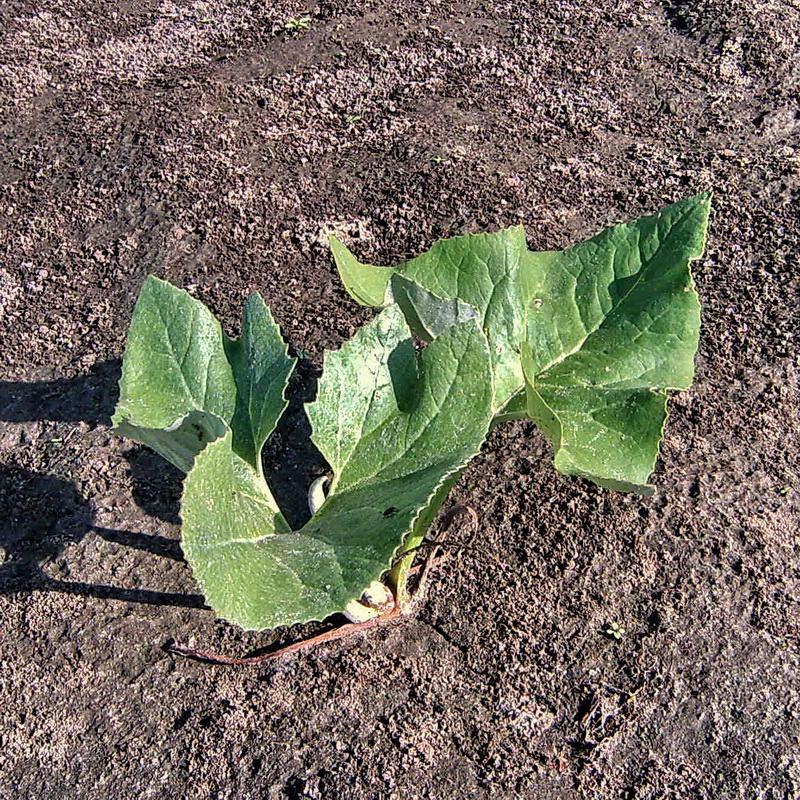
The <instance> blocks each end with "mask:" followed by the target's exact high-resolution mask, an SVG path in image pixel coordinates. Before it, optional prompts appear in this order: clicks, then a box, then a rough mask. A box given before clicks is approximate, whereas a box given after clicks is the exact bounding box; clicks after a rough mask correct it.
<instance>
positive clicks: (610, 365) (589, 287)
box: [522, 194, 710, 493]
mask: <svg viewBox="0 0 800 800" xmlns="http://www.w3.org/2000/svg"><path fill="white" fill-rule="evenodd" d="M709 205H710V199H709V196H708V195H705V194H704V195H698V196H697V197H692V198H689V199H688V200H684V201H682V202H679V203H676V204H675V205H672V206H669V207H668V208H666V209H664V210H663V211H662V212H661V213H660V214H658V215H656V216H653V217H645V218H643V219H639V220H636V221H635V222H631V223H628V224H626V225H618V226H615V227H613V228H609V229H608V230H606V231H603V232H602V233H601V234H599V235H598V236H595V237H594V238H592V239H590V240H588V241H587V242H583V243H582V244H579V245H576V246H575V247H572V248H570V249H568V250H564V251H563V252H559V253H531V254H530V255H529V256H528V258H527V259H526V261H525V264H524V266H523V277H522V295H523V297H524V298H525V299H526V301H527V337H526V341H525V342H524V344H523V347H522V356H523V365H524V369H525V375H526V382H527V395H528V412H529V414H530V416H531V418H532V419H534V420H535V421H536V422H537V424H538V425H539V426H540V427H541V428H542V429H543V430H544V432H545V433H546V434H547V436H548V437H549V438H550V439H551V441H552V442H553V444H554V446H555V449H556V466H557V468H558V469H559V470H560V471H561V472H564V473H565V474H568V475H583V476H585V477H588V478H590V479H591V480H593V481H594V482H595V483H598V484H600V485H603V486H611V487H612V488H620V489H624V490H629V491H638V492H641V493H651V492H652V487H650V486H647V485H646V481H647V478H648V476H649V475H650V473H651V472H652V469H653V466H654V464H655V460H656V457H657V455H658V445H659V441H660V439H661V433H662V430H663V426H664V422H665V420H666V396H665V394H664V391H663V390H666V389H685V388H687V387H688V386H689V385H690V384H691V382H692V377H693V373H694V363H693V360H694V354H695V352H696V350H697V344H698V336H699V329H700V303H699V300H698V297H697V293H696V292H695V290H694V284H693V282H692V277H691V272H690V269H689V262H690V261H691V260H693V259H696V258H699V257H700V256H701V255H702V254H703V248H704V244H705V236H706V225H707V220H708V212H709Z"/></svg>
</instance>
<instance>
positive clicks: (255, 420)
mask: <svg viewBox="0 0 800 800" xmlns="http://www.w3.org/2000/svg"><path fill="white" fill-rule="evenodd" d="M225 346H226V347H225V349H226V353H227V355H228V360H229V361H230V364H231V367H232V369H233V377H234V379H235V381H236V408H235V411H234V414H233V419H232V420H231V428H232V430H233V449H234V451H235V452H236V453H238V454H239V455H240V456H241V457H242V458H244V460H245V461H247V462H248V463H249V464H251V465H252V466H254V467H256V469H257V470H259V471H260V470H261V449H262V448H263V446H264V442H266V440H267V438H268V437H269V435H270V434H271V433H272V431H273V430H274V429H275V426H276V425H277V424H278V420H279V419H280V417H281V414H283V412H284V410H285V409H286V405H287V401H286V399H285V398H284V394H285V391H286V385H287V383H288V381H289V376H290V375H291V374H292V370H293V369H294V366H295V364H296V363H297V359H294V358H289V356H288V354H287V349H288V348H287V346H286V343H285V342H284V340H283V338H282V337H281V332H280V328H278V325H277V324H276V323H275V320H274V319H273V318H272V314H271V312H270V310H269V308H267V306H266V304H265V303H264V300H263V298H262V297H261V295H260V294H257V293H253V294H251V295H250V296H249V297H248V298H247V301H246V302H245V307H244V316H243V318H242V335H241V337H240V338H239V339H236V340H234V341H232V340H230V339H227V338H226V341H225Z"/></svg>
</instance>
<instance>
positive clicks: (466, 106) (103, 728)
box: [0, 0, 800, 800]
mask: <svg viewBox="0 0 800 800" xmlns="http://www.w3.org/2000/svg"><path fill="white" fill-rule="evenodd" d="M305 13H308V14H309V15H310V16H311V23H310V25H309V27H308V28H307V30H302V31H300V32H298V33H295V34H290V33H287V32H286V31H284V30H283V25H284V23H285V22H286V21H287V20H289V19H290V18H292V17H301V16H303V15H304V14H305ZM799 49H800V9H798V6H797V5H796V4H792V3H789V2H782V1H781V0H691V1H689V0H670V1H668V2H644V3H637V2H616V0H614V2H612V0H601V1H599V2H593V3H589V2H578V0H558V1H556V0H554V1H553V2H547V3H521V2H516V3H515V2H510V1H508V0H506V1H501V0H485V1H484V2H445V1H444V0H438V1H436V2H418V0H398V2H396V3H378V2H372V3H370V2H364V3H355V4H354V3H352V2H344V1H343V0H332V1H331V2H320V3H319V4H318V5H315V6H313V7H309V6H303V5H301V4H299V3H296V2H289V0H281V1H280V2H275V3H263V2H246V0H242V2H240V3H236V2H234V0H229V1H228V2H225V0H195V1H194V2H181V1H180V0H176V1H175V2H169V0H164V2H160V3H159V2H156V1H155V0H127V2H124V3H119V2H114V3H112V2H98V0H93V2H86V0H40V2H36V3H33V2H31V0H9V2H6V3H5V4H4V5H3V6H2V7H0V337H2V338H1V340H0V370H1V371H2V372H0V377H1V378H2V382H0V420H2V423H0V462H2V465H0V507H1V508H2V511H1V512H0V518H2V519H3V523H2V526H1V527H0V545H2V548H3V551H4V553H3V555H4V563H2V564H1V565H0V619H2V623H3V632H2V638H0V669H1V670H2V672H0V708H2V715H1V717H2V721H0V797H1V798H3V800H6V799H10V798H37V799H38V798H48V799H49V800H60V799H61V798H64V799H66V798H69V799H70V800H82V799H83V798H92V800H96V799H97V798H112V797H129V798H137V799H138V798H143V799H144V798H158V800H161V798H164V797H175V798H218V799H220V800H222V799H223V798H224V799H225V800H227V799H228V798H230V799H231V800H234V799H235V800H248V799H249V798H274V799H275V800H277V799H278V798H344V799H345V800H348V799H349V798H353V799H354V800H355V799H357V800H362V799H366V800H368V799H369V798H465V797H475V798H534V799H536V800H538V799H539V798H542V799H543V800H547V799H548V798H579V797H586V798H595V797H597V798H637V799H638V798H652V799H653V800H655V798H693V797H695V798H748V799H749V798H763V800H778V799H783V798H798V797H800V751H799V750H798V737H800V668H799V665H798V659H799V657H800V638H799V637H800V615H799V614H798V602H800V574H799V573H798V564H800V558H799V556H800V553H799V552H798V551H799V550H800V548H799V547H798V535H797V526H798V510H799V508H798V507H799V502H798V498H799V497H800V485H799V484H798V456H797V453H798V447H799V446H800V445H799V444H798V437H797V420H798V405H799V398H798V381H797V374H798V370H797V362H796V350H795V345H794V341H793V337H794V335H795V330H796V329H797V320H798V316H797V315H798V302H797V298H798V289H800V286H798V270H797V252H798V239H799V238H800V237H799V236H798V232H799V231H800V219H799V218H798V213H797V198H798V191H799V190H800V150H799V149H798V147H799V146H800V108H799V102H800V101H799V97H798V92H799V91H800V68H798V64H799V63H800V59H798V55H799ZM702 189H711V190H713V192H714V197H715V201H714V203H715V210H714V214H713V219H712V226H711V237H710V241H709V245H708V251H707V256H706V258H705V259H704V260H703V261H702V262H699V263H698V265H697V267H696V271H695V273H696V278H697V283H698V287H699V291H700V293H701V296H702V299H703V301H704V305H705V315H704V329H703V336H702V342H701V349H700V353H699V356H698V361H697V364H698V374H697V382H696V386H695V388H694V389H692V390H691V391H689V392H686V393H684V394H682V395H680V396H679V397H677V398H676V400H675V402H674V403H673V413H672V418H671V421H670V424H669V428H668V431H667V436H666V440H665V443H664V447H663V451H662V458H661V462H660V467H659V471H658V474H657V475H656V480H657V483H658V486H659V491H658V493H657V495H656V497H655V498H654V499H652V500H643V499H640V498H636V497H629V496H624V495H621V494H613V493H610V492H606V491H602V490H599V489H597V488H594V487H593V486H591V485H589V484H588V483H585V482H582V481H580V480H571V479H567V478H565V477H562V476H560V475H558V474H557V473H555V471H554V470H553V468H552V464H551V454H550V451H549V447H548V445H547V443H546V441H545V440H544V439H543V437H542V436H541V435H540V434H539V433H537V432H536V431H535V430H534V428H533V426H532V425H531V424H526V423H514V424H510V425H506V426H504V427H502V428H500V429H499V430H497V431H496V432H495V433H494V434H493V435H492V437H491V439H490V441H489V442H488V443H487V445H486V446H485V448H484V451H483V454H482V455H481V456H480V457H479V458H478V459H477V463H475V464H474V465H473V466H472V467H471V468H470V469H469V470H468V471H467V473H466V475H465V476H464V478H463V479H462V480H461V482H460V484H459V485H458V487H457V489H456V491H455V492H454V496H453V502H455V501H461V502H466V503H469V504H471V505H472V506H474V507H475V508H476V509H479V511H480V516H481V524H480V530H479V532H478V534H477V536H476V538H475V540H474V544H475V547H474V548H472V549H469V548H465V549H461V550H459V551H458V552H457V554H456V555H455V556H454V557H453V558H451V559H450V561H449V562H447V566H446V568H442V569H439V570H438V571H437V573H436V575H435V576H434V581H433V584H432V585H431V591H430V593H429V595H428V598H427V602H426V603H425V605H424V608H423V609H422V610H421V611H420V613H419V614H418V616H417V617H416V618H415V619H412V620H409V621H407V622H405V623H403V624H400V625H395V626H392V627H389V628H387V629H386V630H378V631H372V632H371V633H367V634H364V635H363V636H361V637H358V638H356V639H353V640H350V641H347V642H344V643H341V642H340V643H334V644H332V645H329V646H324V647H322V648H320V649H318V650H316V651H314V652H313V653H311V654H308V655H304V656H302V657H296V658H289V659H286V660H282V661H279V662H278V663H275V664H265V665H263V666H260V667H253V668H249V669H248V668H233V667H215V666H209V665H204V664H199V663H196V662H192V661H188V660H185V659H178V658H175V657H173V656H170V655H168V654H167V653H166V652H165V651H164V650H163V649H162V647H163V645H164V644H165V642H167V641H169V640H170V639H174V640H176V641H177V642H179V643H180V644H183V645H194V646H197V647H204V648H210V649H215V650H219V651H222V652H225V653H228V654H234V655H239V654H244V653H247V652H249V651H251V650H257V649H258V648H263V647H265V646H268V645H270V644H271V643H273V642H274V641H276V640H277V638H281V639H282V640H289V639H293V638H296V637H297V636H299V635H301V634H303V633H304V632H308V631H310V630H312V629H313V626H307V627H306V628H305V629H304V630H301V629H297V630H291V631H280V632H278V634H277V635H276V634H273V633H264V634H245V633H242V632H241V631H239V630H237V629H236V628H234V627H233V626H230V625H228V624H225V623H222V622H219V621H216V620H215V619H214V615H213V613H212V612H210V611H209V610H207V609H205V608H204V607H203V601H202V598H201V597H199V596H198V595H197V589H196V587H195V585H194V583H193V581H192V577H191V574H190V571H189V569H188V567H187V565H186V564H185V563H184V562H183V560H182V557H181V554H180V549H179V546H178V544H177V542H178V539H179V533H180V530H179V522H178V504H177V503H178V498H179V492H180V476H179V474H178V473H177V472H176V471H175V470H173V469H172V468H170V467H169V466H167V465H166V464H165V463H164V462H162V461H161V460H159V459H158V458H157V457H156V456H155V455H153V454H152V453H150V452H149V451H147V450H145V449H143V448H141V447H139V446H137V445H134V444H133V443H131V442H129V441H125V440H122V439H119V438H116V437H114V436H112V435H111V434H109V416H110V413H111V411H112V409H113V404H114V398H115V395H116V380H117V377H118V372H119V357H120V354H121V352H122V348H123V342H124V335H125V329H126V326H127V322H128V319H129V315H130V311H131V307H132V304H133V301H134V299H135V295H136V292H137V290H138V288H139V286H140V284H141V282H142V280H143V278H144V277H145V276H146V275H147V274H148V273H151V272H154V273H156V274H158V275H160V276H162V277H165V278H167V279H169V280H170V281H172V282H173V283H175V284H177V285H179V286H183V287H185V288H187V289H188V290H189V291H191V292H194V293H195V294H196V295H197V296H198V297H200V298H202V299H203V300H204V301H206V302H207V303H208V304H209V305H210V306H211V308H212V309H213V310H214V311H215V312H216V313H218V314H219V315H220V317H221V319H222V320H223V322H224V324H225V326H226V327H227V329H228V330H229V332H231V333H233V332H235V331H236V328H237V325H238V322H237V320H238V315H239V312H240V307H241V304H242V301H243V299H244V297H245V295H246V293H247V292H249V291H251V290H258V291H260V292H262V293H263V295H264V296H265V298H266V300H267V302H268V303H269V304H270V305H271V307H272V309H273V311H274V313H275V315H276V317H277V319H278V320H279V322H280V323H281V325H282V327H283V330H284V332H285V334H286V336H287V338H288V339H289V340H290V341H291V342H293V343H294V344H295V345H296V346H297V347H298V348H302V349H303V350H304V351H306V353H307V354H309V356H310V359H311V360H310V361H309V362H304V368H303V371H302V374H301V375H300V378H299V379H298V381H297V382H296V383H297V386H296V389H297V392H298V396H299V397H300V398H302V397H308V396H310V395H311V394H313V391H314V389H313V378H314V376H315V374H316V370H317V369H318V366H319V364H320V362H321V356H322V352H323V350H324V349H325V348H333V347H337V346H338V345H339V344H340V343H341V342H342V341H343V340H344V339H345V338H347V337H349V336H350V335H352V333H353V332H354V331H355V329H356V328H357V327H358V326H359V325H360V324H362V323H363V322H364V320H365V319H367V317H368V313H367V312H365V311H364V310H362V309H359V308H358V307H357V306H356V305H355V304H354V303H353V302H352V301H350V300H349V298H348V297H347V296H346V295H345V293H344V292H343V290H342V288H341V286H340V284H339V282H338V280H337V278H336V275H335V271H334V269H333V266H332V264H331V260H330V257H329V253H328V252H327V249H326V247H325V245H324V236H323V234H324V232H325V231H326V230H327V229H331V228H335V229H337V230H339V231H341V232H343V233H344V234H346V235H347V236H348V237H349V241H350V243H351V244H352V245H353V246H354V248H355V249H356V251H357V253H358V254H359V255H360V256H362V257H364V258H365V259H367V260H371V261H373V262H377V263H390V262H392V261H393V260H395V259H398V258H401V257H404V256H408V255H410V254H413V253H416V252H418V251H420V250H421V249H423V248H425V247H426V246H428V245H430V244H431V243H432V242H433V241H434V240H435V239H436V238H438V237H440V236H443V235H448V234H454V233H458V232H464V231H475V230H486V229H492V228H495V227H498V226H503V225H508V224H513V223H517V222H522V223H524V224H525V225H526V227H527V230H528V234H529V241H530V244H531V246H532V247H535V248H537V249H551V248H557V247H563V246H565V245H567V244H569V243H572V242H575V241H577V240H578V239H580V238H581V237H584V236H586V235H589V234H591V233H593V232H596V231H597V230H599V229H600V228H601V227H603V226H605V225H606V224H609V223H611V222H615V221H621V220H624V219H627V218H631V217H634V216H637V215H639V214H643V213H647V212H652V211H654V210H655V209H657V208H658V207H660V206H662V205H664V204H666V203H668V202H669V201H672V200H676V199H678V198H681V197H684V196H686V195H688V194H690V193H693V192H696V191H699V190H702ZM298 404H299V400H298V401H296V402H295V411H294V412H293V415H292V416H290V417H289V418H288V420H287V421H286V422H285V423H284V425H283V429H282V431H281V433H280V434H279V435H278V436H276V437H275V438H274V439H273V441H272V442H271V443H270V447H269V453H268V458H267V462H268V467H269V468H270V470H271V471H273V472H275V471H277V472H278V480H279V481H282V482H283V483H284V484H285V486H286V487H287V489H288V487H290V486H291V485H294V487H295V495H294V496H295V499H297V498H299V497H301V496H302V491H303V490H304V487H305V485H307V483H306V482H307V480H308V479H309V475H312V474H314V472H315V470H319V469H320V464H319V457H318V456H317V457H314V456H313V454H310V455H309V454H307V453H305V452H301V453H300V454H299V455H298V454H297V453H295V451H294V450H293V446H292V439H293V437H295V436H297V435H302V434H303V433H304V426H303V424H302V420H301V417H300V416H299V414H298V412H297V410H296V409H297V407H298ZM298 487H299V488H298ZM299 509H300V503H299V501H297V502H295V507H294V510H293V511H291V513H293V514H295V515H299V514H300V513H301V511H300V510H299ZM453 535H454V536H455V535H456V534H455V533H453ZM611 622H618V623H620V624H621V625H622V626H623V627H624V628H625V629H626V631H627V632H626V634H625V635H624V636H623V637H622V639H621V640H620V641H616V640H615V639H613V638H611V637H608V636H605V635H604V634H603V632H602V631H603V629H604V628H605V627H606V626H607V625H608V624H609V623H611Z"/></svg>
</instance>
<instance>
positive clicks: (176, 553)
mask: <svg viewBox="0 0 800 800" xmlns="http://www.w3.org/2000/svg"><path fill="white" fill-rule="evenodd" d="M119 371H120V362H119V361H118V360H115V361H106V362H102V363H100V364H96V365H95V366H93V367H92V368H91V369H90V370H89V372H88V373H86V374H84V375H79V376H77V377H75V378H57V379H55V380H50V381H28V382H24V381H0V421H3V422H9V423H20V422H34V421H51V422H74V423H78V422H85V423H88V424H89V425H91V426H94V425H110V423H111V419H110V417H111V412H112V410H113V407H114V403H115V400H116V396H117V380H118V378H119ZM139 450H141V451H142V452H141V453H140V452H139ZM127 458H128V462H129V464H130V469H131V478H132V482H133V487H134V488H133V494H134V499H136V500H137V502H139V505H140V506H141V507H142V508H144V510H145V511H148V513H152V514H154V515H155V516H158V517H160V518H161V519H165V520H167V521H169V522H173V521H175V520H176V519H177V516H178V513H177V500H178V497H179V491H180V478H181V475H180V472H179V471H178V470H176V469H174V468H173V467H172V466H171V465H169V464H167V462H164V461H162V460H161V459H158V457H157V456H155V455H152V456H151V454H149V453H148V452H145V451H144V448H136V449H134V450H133V451H131V453H129V454H128V455H127ZM156 462H157V463H156ZM156 473H158V474H159V482H158V484H156V481H155V474H156ZM155 485H158V491H157V492H154V491H153V487H154V486H155ZM145 498H147V499H146V500H145ZM0 517H2V518H3V521H4V525H3V526H2V527H0V548H2V553H0V595H2V594H11V593H16V592H21V591H57V592H63V593H66V594H77V595H82V596H87V597H98V598H103V599H112V600H122V601H126V602H135V603H146V604H150V605H175V606H183V607H188V608H207V606H205V604H204V602H203V598H202V596H201V595H199V594H197V595H187V594H181V593H176V592H157V591H149V590H146V589H128V588H121V587H114V586H102V585H96V584H91V583H86V582H81V581H65V580H58V579H55V578H52V577H50V576H49V575H48V574H47V573H46V572H45V569H44V567H45V566H46V565H47V564H48V563H51V562H53V561H54V560H56V559H57V558H58V557H59V556H60V554H61V553H62V551H63V549H64V547H65V546H67V545H68V544H71V543H75V542H78V541H80V540H81V539H82V538H83V537H84V536H86V535H87V534H88V533H89V532H93V533H95V534H97V535H98V536H100V537H102V538H103V539H105V540H107V541H109V542H114V543H116V544H119V545H123V546H125V547H133V548H135V549H139V550H143V551H145V552H148V553H151V554H153V555H156V556H160V557H163V558H171V559H175V560H181V561H182V560H183V556H182V554H181V550H180V546H179V544H178V542H176V541H173V540H172V539H168V538H166V537H163V536H153V535H148V534H145V533H139V532H135V531H124V530H115V529H112V528H104V527H102V526H98V525H96V524H95V520H94V512H93V510H92V508H91V505H90V504H89V503H88V502H87V501H86V499H84V498H83V497H81V495H80V493H79V492H78V490H77V489H76V487H75V486H74V484H72V483H71V482H69V481H66V480H63V479H61V478H57V477H55V476H52V475H46V474H42V473H38V472H33V471H30V470H28V469H25V468H23V467H20V466H17V465H14V464H9V463H0Z"/></svg>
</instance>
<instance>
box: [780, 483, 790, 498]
mask: <svg viewBox="0 0 800 800" xmlns="http://www.w3.org/2000/svg"><path fill="white" fill-rule="evenodd" d="M791 491H792V487H791V486H781V487H780V489H778V494H779V495H780V496H781V497H788V496H789V493H790V492H791Z"/></svg>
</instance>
